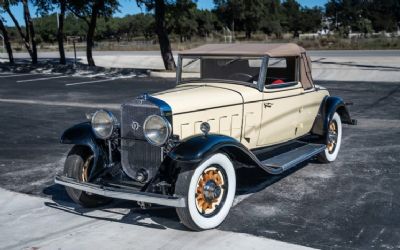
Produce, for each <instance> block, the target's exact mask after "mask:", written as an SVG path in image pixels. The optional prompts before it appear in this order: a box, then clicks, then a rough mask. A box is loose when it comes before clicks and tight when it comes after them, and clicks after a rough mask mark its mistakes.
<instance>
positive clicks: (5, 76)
mask: <svg viewBox="0 0 400 250" xmlns="http://www.w3.org/2000/svg"><path fill="white" fill-rule="evenodd" d="M31 75H38V73H29V74H15V75H4V76H3V75H1V76H0V78H7V77H17V76H31Z"/></svg>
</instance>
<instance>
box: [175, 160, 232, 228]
mask: <svg viewBox="0 0 400 250" xmlns="http://www.w3.org/2000/svg"><path fill="white" fill-rule="evenodd" d="M235 192H236V174H235V169H234V167H233V164H232V162H231V160H230V159H229V157H228V156H226V155H225V154H222V153H216V154H213V155H211V156H210V157H209V158H207V159H206V160H204V161H203V162H202V163H200V165H199V166H197V168H196V169H194V170H190V171H186V172H181V173H180V174H179V176H178V179H177V182H176V185H175V193H176V194H177V195H181V196H183V197H185V198H186V207H184V208H177V209H176V212H177V214H178V216H179V219H180V220H181V222H182V223H183V224H184V225H185V226H186V227H188V228H189V229H192V230H195V231H200V230H206V229H212V228H215V227H217V226H219V225H220V224H221V223H222V222H223V221H224V220H225V218H226V216H227V215H228V213H229V210H230V208H231V206H232V203H233V199H234V197H235Z"/></svg>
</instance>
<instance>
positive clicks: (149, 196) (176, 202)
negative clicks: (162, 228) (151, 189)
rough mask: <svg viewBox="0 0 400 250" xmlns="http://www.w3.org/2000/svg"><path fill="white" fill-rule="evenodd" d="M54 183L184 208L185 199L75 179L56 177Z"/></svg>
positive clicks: (127, 198)
mask: <svg viewBox="0 0 400 250" xmlns="http://www.w3.org/2000/svg"><path fill="white" fill-rule="evenodd" d="M54 182H55V183H57V184H60V185H63V186H66V187H71V188H74V189H78V190H82V191H85V192H88V193H92V194H98V195H102V196H105V197H111V198H116V199H122V200H130V201H141V202H146V203H153V204H159V205H164V206H169V207H185V199H184V198H182V197H175V196H169V195H162V194H155V193H147V192H138V191H133V190H131V189H125V188H114V187H109V186H100V185H96V184H92V183H86V182H80V181H77V180H75V179H72V178H69V177H65V176H60V175H57V176H56V177H55V179H54Z"/></svg>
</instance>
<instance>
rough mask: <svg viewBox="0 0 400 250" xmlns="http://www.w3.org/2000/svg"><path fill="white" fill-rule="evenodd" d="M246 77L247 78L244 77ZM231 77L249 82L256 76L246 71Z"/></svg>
mask: <svg viewBox="0 0 400 250" xmlns="http://www.w3.org/2000/svg"><path fill="white" fill-rule="evenodd" d="M243 78H246V79H243ZM229 79H233V80H238V81H244V82H248V81H251V80H253V79H254V76H252V75H250V74H246V73H234V74H231V75H229Z"/></svg>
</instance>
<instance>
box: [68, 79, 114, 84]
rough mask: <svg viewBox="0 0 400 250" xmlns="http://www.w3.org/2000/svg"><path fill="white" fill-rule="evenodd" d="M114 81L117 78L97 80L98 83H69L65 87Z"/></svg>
mask: <svg viewBox="0 0 400 250" xmlns="http://www.w3.org/2000/svg"><path fill="white" fill-rule="evenodd" d="M114 80H116V78H110V79H103V80H97V81H88V82H74V83H67V84H65V86H74V85H82V84H88V83H96V82H108V81H114Z"/></svg>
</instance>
